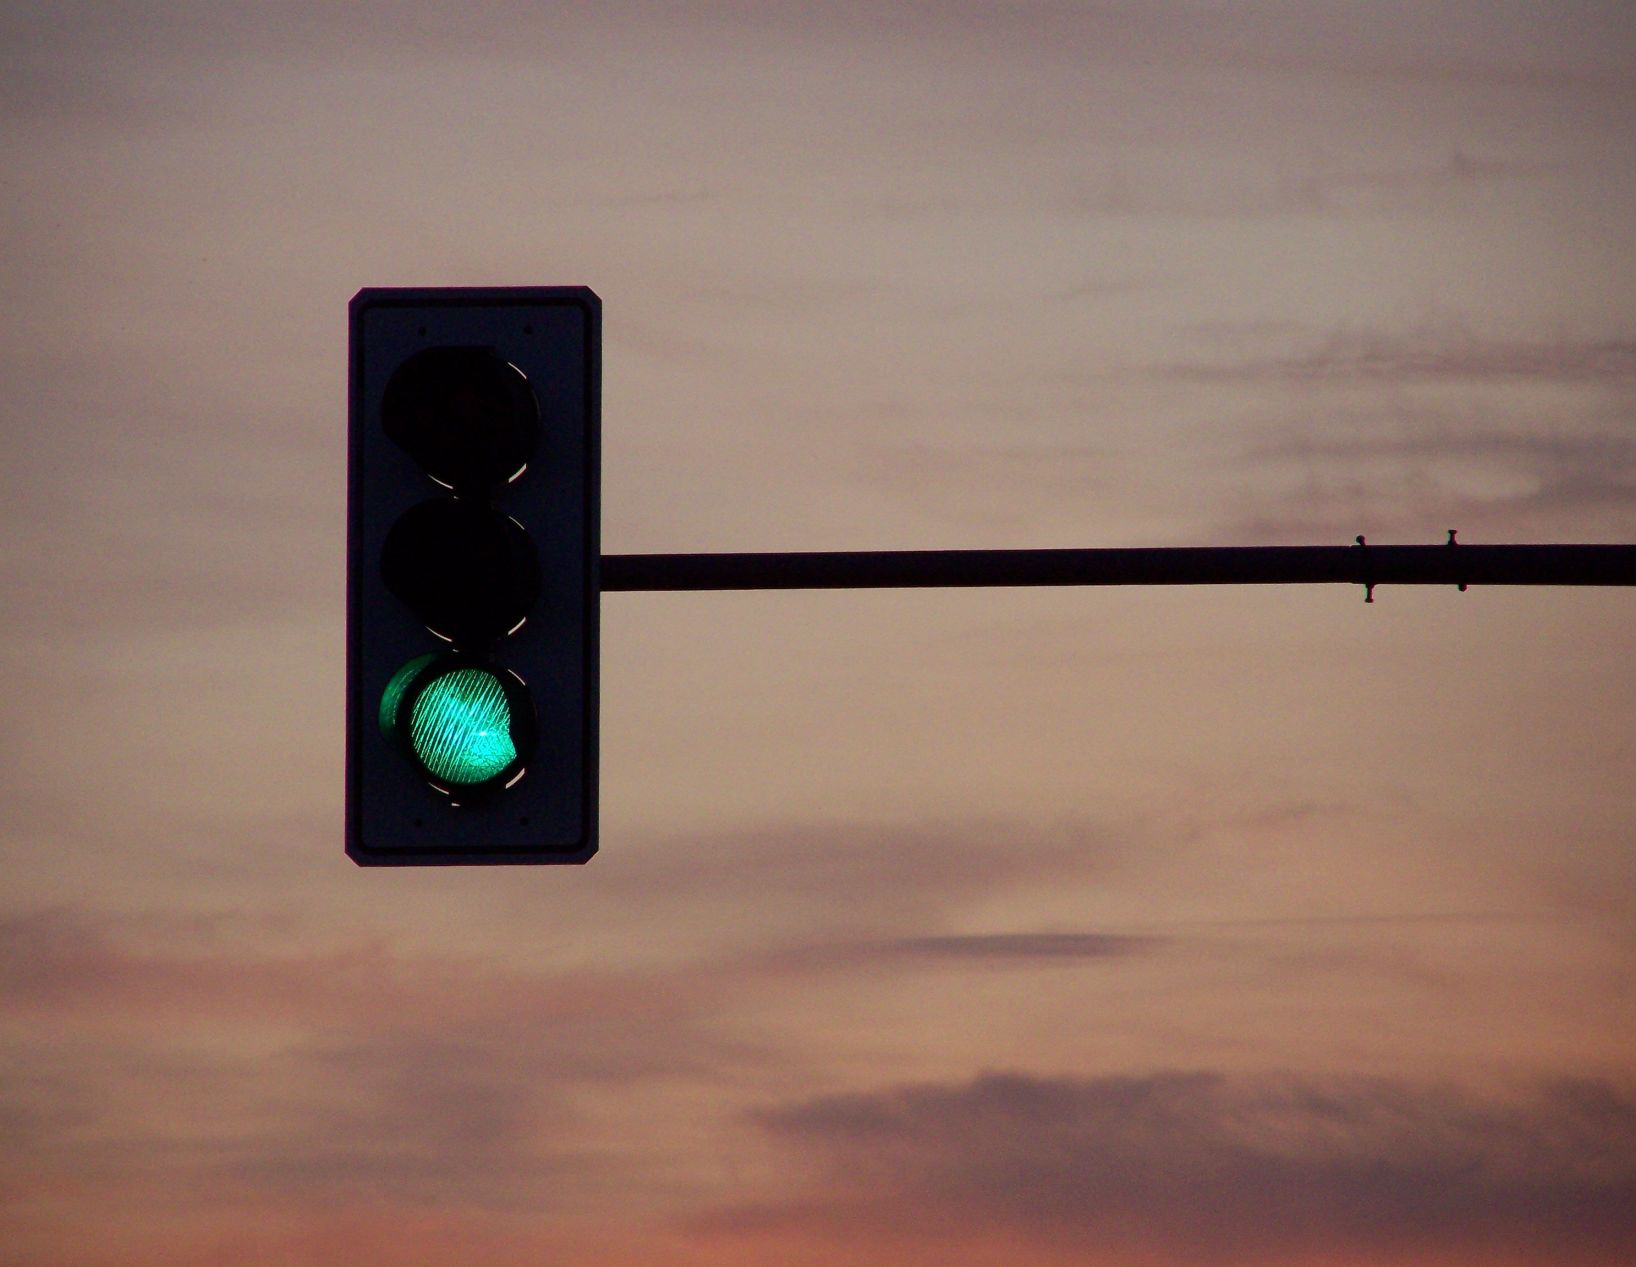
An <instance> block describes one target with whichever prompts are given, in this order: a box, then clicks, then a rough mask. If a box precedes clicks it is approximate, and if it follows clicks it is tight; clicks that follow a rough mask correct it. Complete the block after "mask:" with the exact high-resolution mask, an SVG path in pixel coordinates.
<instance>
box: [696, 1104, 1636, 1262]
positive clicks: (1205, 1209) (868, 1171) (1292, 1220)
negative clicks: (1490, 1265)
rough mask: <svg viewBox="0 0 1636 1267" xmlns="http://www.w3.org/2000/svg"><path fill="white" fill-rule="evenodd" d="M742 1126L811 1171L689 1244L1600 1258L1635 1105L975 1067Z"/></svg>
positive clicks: (1617, 1224) (1161, 1254) (1631, 1239)
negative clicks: (804, 1187)
mask: <svg viewBox="0 0 1636 1267" xmlns="http://www.w3.org/2000/svg"><path fill="white" fill-rule="evenodd" d="M759 1121H760V1122H761V1124H762V1126H763V1128H764V1129H765V1130H766V1132H767V1133H768V1135H769V1136H770V1137H771V1138H772V1139H773V1140H775V1141H777V1142H778V1143H779V1144H781V1145H782V1146H783V1147H784V1148H786V1149H788V1150H789V1151H790V1152H791V1153H792V1154H793V1155H795V1156H798V1157H800V1158H801V1159H803V1160H804V1161H805V1162H807V1163H817V1165H818V1167H819V1173H820V1174H821V1175H822V1176H823V1178H822V1179H820V1181H819V1182H818V1184H817V1185H816V1186H815V1188H814V1189H813V1190H811V1191H808V1192H804V1193H803V1194H802V1195H801V1197H800V1198H798V1199H794V1200H791V1201H789V1202H786V1203H775V1204H771V1205H763V1206H755V1207H740V1208H730V1209H723V1210H719V1211H716V1212H715V1213H713V1214H712V1215H710V1216H709V1217H707V1218H705V1219H702V1220H701V1221H700V1222H699V1224H698V1225H697V1229H698V1231H699V1232H700V1234H702V1235H709V1236H718V1237H722V1238H725V1239H728V1240H730V1239H731V1238H732V1237H733V1236H735V1235H744V1234H750V1235H754V1234H765V1233H767V1232H768V1231H770V1230H775V1229H776V1230H777V1231H778V1232H780V1233H781V1234H783V1235H785V1236H787V1237H789V1238H791V1239H792V1240H794V1241H796V1242H809V1241H810V1242H816V1243H836V1242H847V1241H856V1240H858V1239H860V1238H869V1239H878V1240H879V1241H882V1242H884V1243H886V1244H888V1245H890V1244H891V1243H893V1242H894V1241H903V1242H907V1241H919V1242H929V1243H939V1244H942V1243H948V1244H950V1245H952V1246H958V1243H959V1242H960V1240H961V1238H963V1237H966V1236H977V1237H983V1236H985V1235H986V1236H990V1237H992V1236H994V1235H996V1234H998V1235H999V1236H1001V1237H1002V1238H1003V1239H1004V1240H1005V1241H1007V1242H1008V1243H1009V1244H1010V1245H1011V1247H1012V1249H1013V1252H1014V1253H1015V1254H1016V1255H1018V1256H1020V1257H1028V1256H1029V1254H1030V1252H1031V1251H1043V1252H1047V1253H1048V1252H1050V1251H1051V1250H1053V1249H1055V1250H1058V1251H1060V1250H1062V1249H1063V1247H1065V1246H1073V1247H1074V1248H1075V1251H1076V1253H1077V1254H1078V1255H1082V1256H1087V1257H1088V1258H1096V1257H1097V1256H1099V1255H1107V1256H1110V1257H1113V1258H1119V1257H1122V1256H1130V1255H1137V1256H1140V1257H1141V1259H1142V1261H1144V1262H1153V1263H1162V1264H1183V1263H1185V1264H1189V1265H1192V1267H1202V1265H1205V1264H1241V1263H1262V1262H1267V1261H1269V1260H1276V1261H1301V1260H1303V1259H1305V1258H1307V1257H1309V1256H1311V1255H1313V1254H1317V1253H1324V1254H1328V1255H1331V1256H1334V1255H1336V1254H1340V1255H1343V1256H1346V1257H1347V1258H1348V1261H1358V1262H1381V1263H1385V1262H1401V1261H1403V1260H1404V1259H1405V1258H1406V1257H1415V1258H1416V1260H1417V1261H1418V1260H1419V1257H1425V1258H1427V1259H1430V1258H1431V1257H1436V1256H1438V1255H1444V1256H1447V1257H1448V1258H1449V1259H1450V1260H1459V1259H1469V1260H1472V1261H1478V1260H1481V1261H1497V1260H1496V1259H1494V1258H1493V1257H1490V1256H1491V1255H1494V1254H1496V1253H1501V1252H1504V1253H1510V1254H1512V1255H1514V1256H1516V1261H1518V1262H1546V1261H1549V1262H1551V1263H1553V1264H1557V1265H1559V1267H1565V1265H1567V1264H1596V1265H1597V1267H1603V1265H1606V1267H1612V1265H1613V1264H1615V1263H1622V1262H1626V1261H1629V1258H1630V1255H1631V1254H1632V1253H1633V1252H1636V1223H1633V1222H1632V1220H1631V1218H1630V1211H1631V1209H1632V1208H1636V1095H1633V1094H1632V1091H1631V1089H1630V1088H1628V1087H1623V1086H1620V1085H1616V1084H1612V1083H1608V1082H1603V1081H1596V1080H1563V1081H1560V1082H1557V1083H1554V1084H1552V1085H1549V1086H1546V1087H1544V1088H1541V1089H1539V1090H1538V1091H1536V1092H1533V1093H1530V1094H1527V1095H1523V1096H1513V1097H1504V1096H1499V1095H1492V1096H1491V1095H1486V1094H1482V1093H1478V1092H1474V1091H1467V1090H1462V1089H1458V1088H1454V1087H1448V1086H1428V1085H1417V1084H1410V1083H1405V1082H1400V1081H1390V1080H1381V1079H1356V1078H1353V1079H1324V1078H1312V1077H1293V1076H1284V1075H1263V1076H1257V1075H1225V1074H1216V1073H1161V1074H1153V1075H1145V1076H1134V1077H1105V1078H1084V1079H1079V1078H1042V1077H1036V1076H1031V1075H1027V1074H988V1075H984V1076H981V1077H978V1078H976V1079H975V1080H973V1081H971V1082H968V1083H962V1084H955V1085H921V1086H909V1087H901V1088H895V1089H891V1090H886V1091H881V1092H877V1093H866V1094H858V1095H845V1096H834V1097H826V1098H821V1099H815V1100H807V1101H802V1102H799V1103H794V1104H790V1105H785V1106H782V1107H778V1108H774V1109H769V1110H767V1111H765V1112H763V1113H761V1114H760V1115H759ZM1417 1256H1418V1257H1417ZM949 1261H953V1262H959V1261H961V1256H960V1253H959V1250H958V1248H954V1249H953V1250H952V1252H951V1258H950V1259H949Z"/></svg>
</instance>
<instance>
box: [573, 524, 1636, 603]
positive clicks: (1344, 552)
mask: <svg viewBox="0 0 1636 1267" xmlns="http://www.w3.org/2000/svg"><path fill="white" fill-rule="evenodd" d="M1449 538H1450V539H1449V541H1448V543H1447V544H1445V545H1437V546H1374V545H1367V544H1365V543H1364V540H1363V538H1361V537H1360V538H1358V544H1356V545H1351V546H1200V547H1194V546H1186V547H1177V548H1168V549H1164V548H1161V549H1113V550H858V551H830V552H819V551H814V552H800V553H793V554H605V555H603V556H602V589H603V590H604V591H606V592H613V591H620V590H626V591H628V590H761V589H897V588H922V587H928V586H978V585H1311V584H1319V583H1334V584H1343V585H1362V586H1364V587H1365V592H1366V595H1367V593H1368V591H1371V590H1373V589H1374V587H1375V586H1377V585H1457V586H1461V587H1464V586H1467V585H1636V546H1629V545H1475V546H1474V545H1459V544H1457V543H1456V542H1455V541H1454V534H1453V533H1450V534H1449Z"/></svg>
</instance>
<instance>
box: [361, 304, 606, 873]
mask: <svg viewBox="0 0 1636 1267" xmlns="http://www.w3.org/2000/svg"><path fill="white" fill-rule="evenodd" d="M350 315H351V370H350V382H349V404H348V433H349V434H348V471H347V475H348V487H347V504H348V530H347V773H346V778H347V846H346V847H347V853H348V855H350V856H351V858H352V859H353V861H354V862H357V863H359V864H362V865H366V866H375V865H439V864H451V863H515V862H526V863H541V862H584V861H585V860H586V859H587V858H589V857H590V856H591V855H592V854H593V853H595V852H596V816H597V815H596V810H597V609H598V600H599V592H600V591H599V578H598V561H599V549H600V545H599V536H598V519H599V515H600V498H599V491H600V484H599V481H600V471H599V465H598V456H599V447H600V444H599V442H600V400H601V381H602V361H601V348H602V327H601V301H600V300H598V298H597V297H596V295H595V294H593V293H592V292H591V291H589V290H587V289H585V288H584V287H566V286H565V287H556V286H553V287H515V288H513V287H506V288H481V289H442V290H396V289H393V290H382V289H371V290H361V291H359V292H358V294H357V295H356V296H354V297H353V300H352V305H351V314H350Z"/></svg>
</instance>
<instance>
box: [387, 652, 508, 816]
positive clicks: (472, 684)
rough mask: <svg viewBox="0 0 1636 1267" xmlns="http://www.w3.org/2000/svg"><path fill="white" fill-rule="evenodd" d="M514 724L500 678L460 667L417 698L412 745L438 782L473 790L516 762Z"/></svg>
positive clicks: (428, 687)
mask: <svg viewBox="0 0 1636 1267" xmlns="http://www.w3.org/2000/svg"><path fill="white" fill-rule="evenodd" d="M511 723H512V718H511V703H510V701H509V700H508V699H507V698H506V692H505V687H504V686H502V685H501V683H500V680H499V678H497V677H496V676H495V675H494V674H493V673H491V672H489V671H488V670H486V669H478V668H462V669H456V670H454V672H452V673H445V674H444V675H443V676H442V677H440V678H438V679H436V680H435V681H433V682H432V683H431V684H430V685H428V686H427V687H426V688H425V689H424V690H422V691H421V693H420V694H419V696H417V697H416V699H415V703H414V711H413V713H412V715H411V716H410V719H409V743H410V745H411V747H413V748H414V751H415V756H416V757H417V758H419V760H420V763H421V764H422V765H423V766H425V767H426V769H427V772H428V773H430V774H431V775H432V777H433V778H436V779H441V780H443V781H444V782H446V783H449V784H453V785H456V786H466V787H470V786H473V785H476V784H479V783H486V782H488V781H489V780H490V779H492V778H494V777H495V776H496V775H499V774H500V773H502V772H503V771H504V770H505V769H506V767H507V766H509V765H511V763H512V762H514V761H515V760H516V759H517V747H516V745H515V744H514V743H513V742H512V739H511Z"/></svg>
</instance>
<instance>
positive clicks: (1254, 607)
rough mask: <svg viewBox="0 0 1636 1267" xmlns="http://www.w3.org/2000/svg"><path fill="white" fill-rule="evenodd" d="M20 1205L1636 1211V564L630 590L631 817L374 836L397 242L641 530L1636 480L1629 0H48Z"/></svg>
mask: <svg viewBox="0 0 1636 1267" xmlns="http://www.w3.org/2000/svg"><path fill="white" fill-rule="evenodd" d="M0 51H3V52H4V66H5V73H4V74H0V111H3V121H0V122H3V126H0V153H3V156H4V170H5V171H6V173H7V175H8V178H9V179H8V184H7V187H8V191H9V196H8V197H7V198H5V199H4V200H3V201H0V217H3V220H4V226H5V235H6V250H5V251H4V253H3V255H0V277H3V279H4V293H5V295H6V296H7V300H8V302H7V305H6V312H5V317H4V321H5V336H4V338H3V339H0V357H3V358H4V380H5V382H6V384H7V392H6V406H5V417H4V424H3V427H0V444H3V445H4V451H3V455H4V458H5V460H4V462H3V463H0V471H3V472H4V474H3V476H0V479H3V480H4V485H3V493H4V496H3V498H0V524H3V536H0V540H3V542H4V545H3V547H0V602H3V610H4V615H5V628H6V637H5V639H4V641H3V644H0V658H3V664H4V667H5V670H6V681H7V683H8V691H7V706H6V707H5V709H4V710H3V713H0V753H3V755H4V757H5V758H6V759H5V760H4V761H3V762H0V807H3V810H0V859H3V863H4V867H5V874H6V881H5V883H4V884H3V885H0V946H3V950H0V1143H3V1144H4V1147H3V1148H0V1244H4V1246H5V1250H4V1253H3V1255H0V1257H4V1258H5V1259H6V1261H7V1262H8V1263H16V1264H18V1265H19V1267H43V1265H45V1264H61V1263H74V1264H76V1265H80V1267H103V1265H109V1267H111V1265H114V1264H120V1265H122V1267H123V1265H125V1264H137V1265H143V1264H159V1263H165V1264H239V1263H254V1264H268V1265H274V1267H304V1265H306V1264H331V1263H335V1262H353V1263H369V1264H377V1263H378V1264H383V1265H385V1267H399V1265H402V1267H409V1265H411V1264H413V1265H417V1267H418V1265H419V1264H433V1263H437V1264H444V1263H466V1262H497V1263H513V1262H515V1263H524V1262H527V1263H535V1262H549V1263H552V1264H555V1265H558V1267H627V1265H630V1264H644V1265H645V1264H653V1263H663V1264H677V1265H678V1267H702V1265H704V1264H710V1265H711V1267H807V1265H809V1264H811V1265H813V1267H816V1265H818V1264H823V1265H824V1267H836V1265H848V1267H849V1265H853V1264H856V1265H859V1267H862V1265H864V1264H868V1265H870V1267H920V1265H922V1264H925V1265H931V1264H937V1265H938V1267H999V1265H1001V1264H1003V1265H1005V1267H1012V1265H1014V1264H1017V1263H1029V1264H1042V1265H1044V1267H1250V1265H1252V1264H1253V1265H1255V1267H1268V1265H1283V1264H1290V1265H1293V1264H1301V1265H1303V1267H1318V1265H1322V1267H1388V1265H1390V1267H1403V1265H1405V1264H1411V1265H1414V1267H1474V1265H1478V1264H1481V1265H1484V1267H1487V1265H1489V1264H1493V1265H1496V1267H1524V1265H1526V1267H1591V1265H1595V1267H1612V1265H1613V1264H1619V1265H1621V1267H1623V1265H1624V1264H1628V1263H1629V1262H1631V1261H1633V1260H1636V1216H1633V1215H1632V1213H1631V1211H1632V1210H1633V1209H1636V851H1633V849H1632V844H1633V839H1636V803H1633V801H1632V798H1631V795H1630V789H1631V786H1632V776H1633V774H1636V730H1633V725H1632V718H1633V717H1636V659H1633V657H1632V655H1631V650H1630V647H1631V629H1632V628H1633V626H1636V595H1632V594H1631V593H1628V592H1625V591H1607V592H1598V591H1593V590H1563V591H1560V592H1553V591H1549V590H1533V591H1528V590H1517V591H1504V590H1472V591H1470V592H1468V593H1465V594H1460V593H1457V592H1454V591H1452V590H1450V591H1442V590H1435V591H1434V590H1424V591H1420V590H1409V589H1397V590H1392V589H1383V590H1381V591H1380V592H1379V593H1378V594H1377V596H1376V602H1375V604H1374V605H1373V606H1368V607H1366V606H1364V605H1363V603H1362V596H1361V594H1359V593H1358V592H1357V591H1356V590H1353V589H1349V588H1344V587H1333V588H1318V587H1312V588H1283V589H1260V590H1254V589H1223V590H1218V591H1213V592H1212V591H1203V590H1200V591H1188V590H1174V591H1166V590H1158V589H1146V590H1127V591H1116V590H1059V591H1028V590H1022V591H1004V590H992V591H971V592H946V593H945V592H916V593H899V592H858V593H826V594H716V595H691V596H689V595H661V594H615V595H609V596H608V598H607V600H606V601H605V602H604V604H603V612H602V625H603V658H602V695H603V709H602V736H603V747H602V806H601V816H602V849H601V853H600V854H599V855H598V856H597V857H596V858H595V859H593V861H592V862H591V863H590V864H589V865H588V866H586V867H584V868H532V869H519V868H492V869H471V870H403V871H384V872H383V871H365V870H360V869H358V868H355V867H353V866H352V865H351V863H349V862H348V861H347V860H346V858H345V857H344V855H343V853H342V821H341V808H342V806H341V797H342V790H343V789H342V771H341V757H342V740H343V736H342V721H343V715H342V672H343V629H342V622H343V566H344V560H343V547H344V539H345V516H344V511H345V508H344V504H343V499H344V467H345V422H346V418H345V404H346V401H345V368H346V362H345V339H346V304H347V300H348V299H349V297H350V296H351V295H352V294H353V292H354V291H356V290H357V289H359V288H360V287H363V286H391V285H428V286H432V285H463V284H464V285H478V284H481V285H508V284H509V285H546V284H584V285H589V286H591V287H592V288H594V289H595V290H596V291H597V292H598V293H599V294H600V295H601V297H602V300H603V305H604V310H603V311H604V326H605V345H604V361H605V379H604V413H603V449H604V514H603V542H604V547H605V549H607V550H608V551H609V552H610V553H622V552H634V551H650V550H660V551H663V550H785V549H874V548H881V549H891V548H922V547H927V548H930V547H985V546H987V547H1006V546H1113V545H1182V544H1187V545H1235V544H1311V545H1324V544H1342V545H1344V544H1347V543H1350V542H1351V541H1352V539H1353V537H1354V536H1355V535H1356V534H1358V533H1360V532H1362V533H1367V534H1368V535H1369V537H1370V539H1371V540H1372V541H1381V542H1402V543H1436V542H1440V541H1441V540H1442V539H1443V535H1444V533H1445V531H1446V530H1447V529H1448V528H1451V527H1453V528H1458V529H1459V530H1460V535H1461V539H1462V540H1463V541H1468V542H1472V543H1477V542H1526V541H1611V542H1626V543H1629V542H1636V162H1633V161H1632V155H1633V154H1636V72H1633V70H1632V67H1633V66H1636V18H1633V17H1632V13H1631V10H1630V8H1629V6H1628V4H1626V3H1623V2H1622V0H1609V2H1607V3H1574V4H1554V5H1550V6H1543V5H1538V4H1522V3H1509V2H1503V0H1482V2H1481V3H1479V2H1477V0H1470V2H1464V0H1443V2H1438V3H1433V2H1422V3H1410V2H1408V0H1372V2H1371V3H1341V2H1339V0H1329V2H1310V3H1302V4H1294V3H1288V2H1285V0H1246V3H1243V4H1236V5H1228V4H1221V3H1211V2H1208V0H1148V2H1147V3H1142V4H1135V3H1130V4H1111V3H1110V4H1061V5H1054V4H1045V3H1038V4H1036V3H1018V4H999V3H948V4H931V3H899V4H892V5H866V4H852V3H844V4H837V5H825V6H804V5H792V4H787V3H783V2H782V0H768V2H765V3H759V4H721V5H709V6H670V5H662V4H640V3H624V2H623V0H619V2H615V3H610V4H604V5H599V6H595V7H588V6H568V5H563V6H555V5H524V4H519V3H512V4H505V5H491V6H479V7H477V8H475V9H456V8H451V7H449V6H442V5H431V4H422V3H413V4H399V5H380V4H354V5H346V6H319V5H313V4H310V3H300V2H297V0H286V2H283V3H274V4H267V5H260V6H255V7H254V8H253V9H250V8H244V7H234V6H224V5H216V4H206V3H191V2H190V3H178V2H174V0H173V2H171V3H157V2H153V0H137V2H134V3H131V4H127V5H121V6H107V5H101V4H57V5H47V6H35V7H33V8H31V9H29V10H28V11H27V12H22V11H19V12H17V13H13V14H9V15H8V16H6V17H4V18H0Z"/></svg>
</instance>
